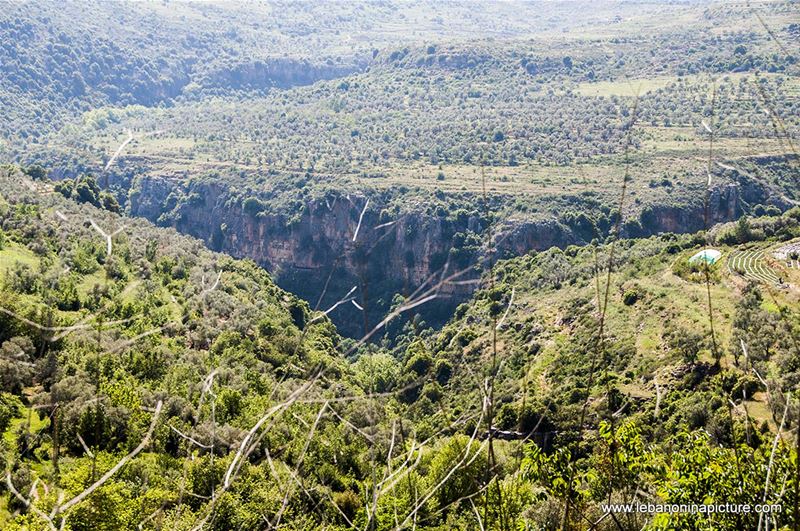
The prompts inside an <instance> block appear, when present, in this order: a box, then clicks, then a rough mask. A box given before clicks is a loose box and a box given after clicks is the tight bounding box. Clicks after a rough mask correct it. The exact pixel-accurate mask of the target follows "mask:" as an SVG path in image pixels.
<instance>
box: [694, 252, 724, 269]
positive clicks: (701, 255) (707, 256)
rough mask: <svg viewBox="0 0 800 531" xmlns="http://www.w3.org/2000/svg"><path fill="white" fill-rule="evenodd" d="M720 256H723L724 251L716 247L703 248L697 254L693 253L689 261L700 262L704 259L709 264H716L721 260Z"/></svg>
mask: <svg viewBox="0 0 800 531" xmlns="http://www.w3.org/2000/svg"><path fill="white" fill-rule="evenodd" d="M720 256H722V253H721V252H719V251H717V250H716V249H703V250H702V251H699V252H697V253H696V254H694V255H692V257H691V258H689V263H690V264H693V263H695V262H699V261H700V260H702V261H703V262H705V263H707V264H708V265H714V264H715V263H716V262H717V260H719V257H720Z"/></svg>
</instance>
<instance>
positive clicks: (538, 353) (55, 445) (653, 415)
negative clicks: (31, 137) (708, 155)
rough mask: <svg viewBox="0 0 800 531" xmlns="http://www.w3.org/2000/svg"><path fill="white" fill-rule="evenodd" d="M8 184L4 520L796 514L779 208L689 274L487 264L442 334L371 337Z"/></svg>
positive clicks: (377, 522) (249, 267)
mask: <svg viewBox="0 0 800 531" xmlns="http://www.w3.org/2000/svg"><path fill="white" fill-rule="evenodd" d="M2 185H3V200H2V205H1V206H0V214H1V216H2V217H1V218H0V219H2V224H1V226H2V233H0V234H2V238H0V241H2V249H0V274H2V295H1V297H2V299H1V302H0V304H1V305H2V307H1V308H0V309H1V310H2V312H3V316H2V318H1V319H0V334H2V336H0V338H1V339H2V341H0V356H1V357H2V365H0V367H2V371H0V375H1V376H2V385H3V394H2V395H0V396H1V397H2V404H3V408H2V422H3V428H4V432H5V433H4V436H3V441H4V443H3V444H4V448H5V451H6V456H7V459H8V463H9V468H8V472H9V475H8V478H7V480H8V482H6V484H5V485H6V486H5V487H4V489H5V493H4V498H3V499H4V504H5V512H4V513H3V514H4V515H3V518H4V519H5V523H4V526H5V527H8V528H11V529H16V528H26V527H25V526H29V527H27V528H32V529H45V528H47V526H48V523H47V521H48V519H52V521H53V524H54V525H56V527H57V526H58V525H59V523H60V521H61V519H62V518H64V519H65V521H66V528H68V529H97V528H100V527H109V528H115V529H120V528H129V527H133V528H136V527H137V526H141V527H142V528H146V529H161V528H164V527H169V528H177V529H192V528H194V527H195V526H198V525H202V526H204V527H205V528H209V529H234V528H244V529H258V528H269V526H270V525H277V524H278V523H280V524H281V525H283V526H285V527H286V528H288V529H316V528H319V527H320V526H328V527H329V528H332V529H347V528H350V527H352V526H356V527H364V526H368V527H369V526H372V528H373V529H396V528H400V529H404V528H411V527H416V528H417V529H465V530H466V529H474V528H475V525H476V522H480V525H483V526H485V527H484V528H485V529H517V528H518V527H519V526H525V525H528V526H529V527H531V526H533V528H536V526H539V527H541V528H547V529H549V528H554V527H558V525H559V522H562V521H563V519H564V517H565V513H564V510H565V505H564V503H565V501H566V500H568V499H569V500H570V502H569V507H570V509H569V514H567V520H566V522H567V524H568V528H574V529H582V528H586V527H588V525H586V524H587V521H595V520H600V524H598V525H600V528H601V529H605V528H608V529H611V528H616V525H615V524H612V520H611V519H610V518H609V517H608V516H605V517H604V513H603V511H602V509H601V507H600V504H601V503H605V502H607V501H612V502H615V503H628V502H632V501H641V502H650V503H699V502H704V503H725V502H730V503H756V502H764V503H768V504H782V507H783V512H782V513H780V514H775V515H773V516H774V518H775V522H776V523H778V524H779V525H790V524H791V522H792V521H793V519H794V518H795V514H796V513H794V512H793V506H794V500H795V499H796V492H797V489H796V486H795V485H796V478H795V476H794V475H793V474H792V470H793V468H792V467H793V466H794V465H793V463H794V462H795V461H794V460H796V454H795V453H794V450H793V444H794V439H793V437H794V434H793V432H794V431H795V430H796V424H797V420H796V419H797V417H796V403H795V401H794V399H792V398H791V397H792V393H793V392H794V389H795V386H796V384H797V378H796V373H797V367H798V364H797V360H798V352H797V350H796V344H795V343H794V342H793V340H792V338H794V337H796V334H797V332H798V317H797V312H796V308H797V299H798V292H797V287H796V286H797V284H798V278H797V276H798V272H797V271H798V270H797V269H795V268H794V265H793V264H794V263H796V262H797V256H796V253H797V251H796V250H795V251H791V250H790V251H787V253H788V254H786V255H785V256H784V257H783V258H775V257H773V255H772V253H773V252H775V251H776V250H779V249H784V248H786V249H789V248H788V247H785V246H786V245H789V244H791V242H796V241H797V238H798V236H800V219H799V216H798V214H797V211H796V210H793V211H790V212H789V213H788V214H786V215H784V216H775V217H762V218H758V219H754V220H752V221H749V222H748V221H743V222H739V223H736V224H729V225H721V226H718V227H716V228H714V230H713V231H711V232H710V233H709V235H708V238H710V241H711V243H712V244H714V245H716V246H717V247H718V248H720V249H721V250H722V251H723V253H724V254H723V259H722V260H721V261H720V262H718V263H717V264H716V265H715V266H713V267H712V268H711V269H710V270H709V277H708V284H706V277H705V274H704V273H705V270H704V269H703V268H702V267H699V266H694V267H692V266H690V265H688V264H687V259H688V257H689V256H691V255H693V254H694V253H695V252H696V251H697V250H698V249H700V248H702V246H703V245H705V244H706V242H707V241H708V240H706V236H705V235H702V234H698V235H694V236H690V235H685V236H675V235H663V236H659V237H652V238H649V239H640V240H619V241H617V242H615V243H608V244H606V245H602V246H588V247H584V248H580V247H569V248H567V249H565V250H560V249H550V250H548V251H543V252H539V253H532V254H530V255H527V256H523V257H519V258H515V259H512V260H508V261H499V262H496V263H495V258H493V255H492V254H490V255H489V259H488V261H483V262H482V264H483V270H484V275H483V280H482V283H481V289H479V290H478V291H477V293H476V295H475V297H474V299H473V300H471V301H470V302H468V303H466V304H464V305H462V306H461V307H459V309H458V310H457V312H456V315H455V316H454V318H453V320H452V322H451V323H450V324H448V325H447V326H445V327H444V328H442V329H441V330H438V331H437V330H433V329H425V328H424V327H420V326H418V324H419V321H418V320H412V322H411V323H409V324H407V325H406V326H405V328H404V330H403V331H402V333H401V334H400V335H399V336H398V338H397V342H396V343H394V344H393V345H394V346H391V345H387V346H384V347H379V346H376V345H369V344H364V345H361V346H359V345H358V344H357V343H354V342H353V341H352V340H341V339H340V338H339V337H338V336H337V334H336V332H335V330H334V328H333V327H332V325H331V324H330V322H329V321H328V320H327V318H326V317H325V315H324V314H323V313H322V312H320V311H312V310H311V309H310V308H308V306H307V305H306V304H305V303H303V302H301V301H299V300H298V299H297V298H295V297H293V296H291V295H288V294H287V293H285V292H283V291H281V290H280V289H278V288H276V287H275V286H274V284H272V282H271V280H270V279H269V277H268V275H267V274H266V273H265V272H264V271H263V270H260V269H259V268H257V267H256V266H255V265H254V264H253V263H252V262H247V261H245V262H242V261H237V260H233V259H230V258H227V257H225V256H223V255H218V254H214V253H211V252H209V251H207V250H205V249H203V247H202V246H201V245H200V244H199V243H198V242H197V241H195V240H191V239H187V238H186V237H183V236H179V235H177V234H175V233H173V232H171V231H169V230H166V229H158V228H155V227H153V226H151V225H149V224H148V223H146V222H144V221H136V220H131V219H123V218H120V217H119V216H117V215H115V214H112V213H110V212H109V211H108V210H100V209H98V208H96V207H94V206H91V204H90V203H86V202H83V203H79V202H73V200H67V199H65V198H63V196H62V195H61V194H58V193H57V192H55V191H54V190H53V188H52V187H51V185H50V184H47V183H44V182H41V181H36V180H31V179H30V178H29V177H28V176H27V175H26V174H24V173H22V172H20V171H19V170H18V169H16V168H14V167H5V168H4V170H3V175H2ZM75 200H76V201H80V200H81V199H80V197H79V196H75ZM103 234H107V235H111V236H110V239H111V244H110V247H109V244H108V239H107V238H106V237H105V236H103ZM787 241H788V242H789V244H787V243H786V242H787ZM794 245H795V247H791V249H796V247H797V245H796V243H795V244H794ZM612 249H613V252H614V256H613V258H612V257H611V256H610V255H611V252H612ZM109 251H110V252H109ZM759 252H760V253H761V254H758V255H757V256H759V257H760V258H753V256H756V254H757V253H759ZM753 253H756V254H753ZM793 253H794V254H793ZM781 256H783V255H781ZM609 264H610V267H611V271H612V273H611V275H610V276H609V277H606V273H605V270H606V268H607V267H608V266H609ZM768 271H772V272H773V273H772V276H770V275H769V274H768V273H765V272H768ZM607 278H608V279H610V282H611V283H610V284H609V285H608V289H606V281H607ZM765 278H766V279H767V280H766V281H765V280H764V279H765ZM751 281H753V282H751ZM765 282H766V283H765ZM709 288H710V291H709V292H710V294H711V300H712V309H711V314H712V315H713V318H714V336H713V338H712V336H711V330H710V328H709V319H708V315H709V313H708V312H709V311H708V302H707V298H706V295H707V289H709ZM606 300H607V301H608V302H607V303H606ZM345 302H347V301H345ZM413 302H414V299H411V300H409V301H408V303H413ZM331 311H332V312H333V311H336V309H335V308H334V309H332V310H331ZM601 316H602V317H601ZM601 321H602V323H603V324H602V325H601V324H600V323H601ZM601 326H602V328H601ZM600 338H602V340H601V339H600ZM743 349H746V350H747V353H746V354H745V352H744V350H743ZM126 456H127V457H126ZM119 463H122V466H121V467H119V468H118V469H117V468H116V465H117V464H119ZM770 463H771V464H770ZM709 469H711V470H715V471H716V472H715V473H714V474H710V475H709V474H708V473H707V471H708V470H709ZM111 471H113V474H112V473H111ZM107 472H108V473H109V474H106V473H107ZM9 482H10V483H9ZM568 485H570V486H571V487H568ZM86 489H89V490H88V491H87V490H86ZM81 493H84V494H81ZM75 496H78V497H77V498H76V497H75ZM28 504H30V505H28ZM771 517H772V516H771ZM617 518H618V520H620V525H624V527H623V528H625V529H628V528H630V529H633V528H636V529H639V528H641V527H642V526H643V525H644V526H647V527H649V528H657V529H662V528H675V527H678V528H683V527H686V526H690V525H700V526H711V527H714V528H717V529H742V528H753V527H755V523H756V521H757V518H758V516H757V515H755V514H751V515H746V516H743V515H740V514H718V515H710V516H709V515H703V514H701V515H688V514H682V515H678V514H676V515H668V514H662V515H659V516H658V517H657V518H656V519H655V520H651V519H650V517H649V516H647V515H644V514H627V515H623V514H620V515H617Z"/></svg>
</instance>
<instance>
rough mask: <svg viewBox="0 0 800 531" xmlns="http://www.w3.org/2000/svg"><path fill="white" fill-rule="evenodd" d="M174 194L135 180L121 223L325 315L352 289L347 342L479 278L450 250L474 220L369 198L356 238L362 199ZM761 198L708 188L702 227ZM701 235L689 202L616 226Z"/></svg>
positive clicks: (448, 302)
mask: <svg viewBox="0 0 800 531" xmlns="http://www.w3.org/2000/svg"><path fill="white" fill-rule="evenodd" d="M182 186H183V185H181V184H179V183H178V182H177V181H172V180H168V179H160V178H154V177H140V178H138V180H137V183H136V184H135V186H134V188H133V189H134V190H135V191H134V192H132V193H131V196H130V202H129V208H130V212H131V214H133V215H139V216H143V217H146V218H148V219H151V220H153V221H155V222H157V223H159V224H161V225H169V226H173V227H175V228H176V229H178V230H179V231H181V232H184V233H187V234H191V235H193V236H195V237H198V238H200V239H202V240H204V241H205V242H206V243H207V244H208V245H209V246H210V247H211V248H213V249H215V250H218V251H222V252H226V253H229V254H231V255H233V256H235V257H249V258H252V259H253V260H255V261H256V262H257V263H259V264H260V265H262V266H264V267H266V268H267V269H268V270H269V271H270V272H271V273H272V274H273V276H274V278H275V280H276V281H277V283H278V284H279V285H280V286H281V287H283V288H285V289H288V290H289V291H292V292H294V293H296V294H298V295H300V296H301V297H303V298H305V299H306V300H307V301H309V303H310V304H311V306H312V307H315V306H316V305H317V303H318V302H319V308H320V309H326V308H328V307H330V306H331V305H333V304H334V303H335V302H336V301H337V300H339V299H340V298H342V297H343V296H345V294H347V293H348V292H350V290H351V289H352V288H353V287H355V288H356V290H355V291H354V292H353V295H354V296H355V302H356V303H357V304H358V305H359V306H361V307H363V308H364V309H365V311H363V312H362V311H361V310H360V309H359V308H358V307H356V306H355V305H354V304H352V303H347V304H344V305H341V306H340V307H338V308H337V309H336V310H335V311H334V312H332V313H331V318H332V319H333V320H334V322H335V323H336V324H337V325H338V326H339V327H340V330H341V331H342V332H343V333H345V334H347V335H350V336H353V337H356V336H360V335H361V334H363V333H364V330H365V329H368V328H370V327H371V326H374V325H375V324H376V323H377V322H379V321H380V320H381V319H382V318H383V317H384V316H385V314H386V312H387V311H388V309H389V308H390V306H391V305H392V304H393V297H394V296H395V295H396V294H400V295H403V296H406V297H408V296H410V295H411V294H412V293H414V291H415V290H417V288H419V287H420V286H422V285H425V284H426V282H427V283H429V284H427V285H428V286H430V285H431V284H432V283H434V282H435V281H436V280H433V281H432V280H431V279H432V277H433V278H435V279H437V280H438V279H439V278H441V271H442V268H443V267H445V264H447V270H448V273H453V272H455V271H458V270H462V269H470V268H471V270H470V271H467V272H466V273H465V274H464V275H463V276H462V277H460V278H459V279H458V280H467V279H470V278H475V277H476V276H477V275H478V274H479V271H478V270H477V268H474V267H472V266H474V265H475V264H476V263H477V262H478V261H479V258H480V256H481V254H482V253H484V252H485V249H482V248H481V247H480V246H478V247H476V246H474V245H473V246H472V247H471V248H468V249H467V248H461V249H459V248H458V245H459V244H458V238H459V234H462V235H463V234H464V233H466V232H468V231H471V232H473V233H478V234H479V233H481V232H482V231H483V229H484V227H481V225H480V221H479V218H478V217H477V216H468V217H466V218H464V217H462V218H460V220H458V221H457V220H454V219H448V218H444V217H438V216H435V215H432V214H427V213H424V212H413V211H412V212H410V213H407V214H405V215H403V216H400V217H399V218H397V219H388V220H387V219H381V217H380V214H379V213H380V212H381V210H382V207H383V206H385V205H380V204H377V201H376V200H375V199H374V198H373V200H372V201H371V202H370V204H369V208H368V209H367V210H366V211H365V212H364V216H363V219H362V220H361V225H360V227H359V228H358V234H357V236H356V234H355V233H356V228H357V227H358V224H359V217H360V215H361V213H362V210H363V209H364V204H365V202H366V197H364V196H356V195H344V194H340V195H334V196H330V195H328V196H326V198H324V199H314V200H308V201H307V202H306V203H305V204H304V205H303V208H302V213H301V214H300V215H299V216H298V215H296V214H297V213H294V215H291V217H290V216H289V215H287V214H283V213H271V212H269V211H266V210H264V211H260V212H258V213H256V214H253V213H250V214H248V213H247V212H246V211H245V209H244V208H243V206H242V202H241V201H240V200H231V199H230V197H231V196H230V194H229V193H228V190H227V187H226V185H225V183H223V182H217V181H211V182H204V183H201V184H197V185H194V188H193V189H192V190H186V189H182ZM762 195H763V194H759V193H756V192H754V191H753V190H748V191H746V193H744V194H743V192H742V190H741V187H740V186H739V185H738V184H735V183H734V184H726V185H723V186H720V187H718V188H715V189H714V190H713V191H712V193H711V195H710V201H709V206H710V207H709V214H710V216H709V217H710V222H711V223H716V222H721V221H730V220H734V219H736V218H737V217H738V216H740V215H741V214H742V212H743V209H744V208H745V206H746V205H745V203H746V202H745V201H744V200H743V199H742V197H743V196H747V197H748V199H749V200H750V201H751V202H752V201H755V200H758V199H763V197H761V196H762ZM703 227H704V208H703V197H698V198H697V199H696V200H695V201H693V202H690V203H689V204H685V205H676V206H667V205H665V206H655V207H649V208H647V209H645V211H644V212H642V213H641V217H640V218H639V219H633V220H631V219H628V220H626V225H625V233H624V235H626V236H644V235H649V234H656V233H658V232H691V231H696V230H699V229H702V228H703ZM581 234H583V235H581ZM354 236H356V237H355V238H354ZM586 238H587V236H586V235H585V233H581V231H579V230H577V229H576V230H573V228H571V227H569V226H567V225H565V224H564V223H562V222H560V221H558V220H556V219H525V218H523V219H512V220H508V221H505V222H504V223H503V224H502V225H501V226H499V227H498V228H497V230H496V231H495V237H494V247H495V248H496V249H497V250H498V254H499V256H511V255H520V254H524V253H527V252H530V251H532V250H543V249H547V248H549V247H552V246H558V247H565V246H567V245H570V244H583V243H587V242H586ZM454 247H455V249H454ZM437 273H438V275H437ZM474 287H475V285H474V284H464V283H461V284H446V285H444V286H442V288H441V290H440V292H439V295H440V296H439V298H437V299H436V300H434V301H432V302H431V303H430V304H426V305H425V306H424V307H420V308H419V309H420V310H421V314H422V316H423V318H424V319H425V320H426V321H427V322H428V323H429V324H437V323H441V322H443V321H444V320H446V319H447V318H448V317H449V316H450V314H451V312H452V310H453V309H454V307H455V305H456V304H457V303H459V302H461V301H463V300H465V299H466V298H467V297H468V296H469V295H470V293H471V291H472V289H474ZM320 299H321V302H320ZM395 302H396V301H395ZM395 326H399V325H397V324H395Z"/></svg>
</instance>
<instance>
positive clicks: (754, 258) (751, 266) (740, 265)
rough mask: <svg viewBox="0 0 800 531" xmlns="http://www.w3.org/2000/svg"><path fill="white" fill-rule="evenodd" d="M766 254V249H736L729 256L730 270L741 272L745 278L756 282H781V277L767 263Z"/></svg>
mask: <svg viewBox="0 0 800 531" xmlns="http://www.w3.org/2000/svg"><path fill="white" fill-rule="evenodd" d="M764 254H765V251H764V249H751V250H747V251H734V252H733V253H731V254H730V256H729V257H728V271H730V272H731V274H733V273H738V274H741V275H743V276H744V277H745V278H747V279H750V280H755V281H756V282H764V283H766V284H780V283H781V281H780V278H779V277H778V275H777V274H776V273H775V271H773V269H772V268H771V267H770V266H769V265H768V264H767V262H766V260H765V259H764Z"/></svg>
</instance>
